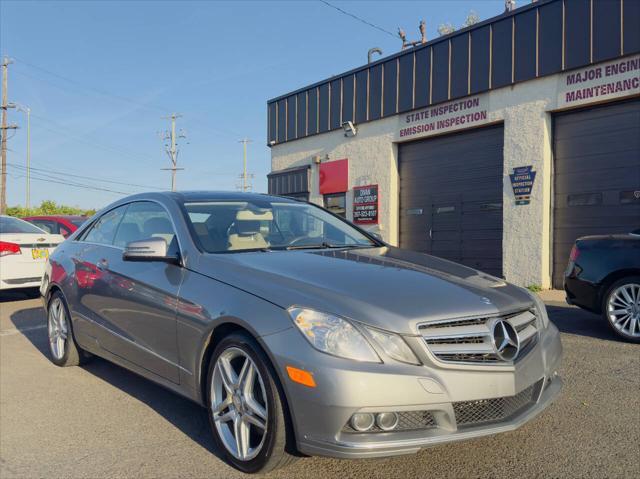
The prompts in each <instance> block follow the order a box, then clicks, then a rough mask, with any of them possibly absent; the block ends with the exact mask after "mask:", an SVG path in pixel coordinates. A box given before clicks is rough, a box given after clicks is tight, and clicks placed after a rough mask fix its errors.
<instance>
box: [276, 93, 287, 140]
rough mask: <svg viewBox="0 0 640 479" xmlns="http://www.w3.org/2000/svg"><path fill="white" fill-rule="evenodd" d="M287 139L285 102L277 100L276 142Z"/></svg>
mask: <svg viewBox="0 0 640 479" xmlns="http://www.w3.org/2000/svg"><path fill="white" fill-rule="evenodd" d="M283 141H287V102H286V100H280V101H278V143H282V142H283Z"/></svg>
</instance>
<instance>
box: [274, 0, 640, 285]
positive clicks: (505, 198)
mask: <svg viewBox="0 0 640 479" xmlns="http://www.w3.org/2000/svg"><path fill="white" fill-rule="evenodd" d="M639 24H640V2H639V1H636V0H548V1H539V2H536V3H532V4H530V5H527V6H524V7H521V8H519V9H516V10H515V11H512V12H509V13H505V14H503V15H500V16H498V17H495V18H491V19H489V20H487V21H485V22H482V23H479V24H477V25H474V26H472V27H469V28H466V29H464V30H460V31H458V32H455V33H453V34H451V35H448V36H444V37H440V38H438V39H436V40H433V41H431V42H428V43H426V44H424V45H420V46H418V47H415V48H411V49H407V50H404V51H402V52H400V53H398V54H396V55H392V56H390V57H387V58H383V59H381V60H380V61H377V62H375V63H371V64H369V65H366V66H363V67H360V68H356V69H354V70H352V71H349V72H346V73H344V74H342V75H338V76H335V77H332V78H329V79H326V80H323V81H320V82H318V83H316V84H313V85H310V86H308V87H304V88H302V89H300V90H297V91H295V92H292V93H288V94H286V95H283V96H280V97H278V98H275V99H273V100H270V101H269V102H268V143H269V146H271V162H272V172H271V173H270V174H269V181H268V183H269V192H270V193H274V194H282V195H289V196H295V197H298V198H306V199H309V200H310V201H313V202H316V203H318V204H324V205H325V206H327V207H329V208H331V209H332V210H333V211H335V212H336V213H339V214H344V216H346V218H348V219H350V220H353V221H354V222H356V223H359V224H361V225H363V227H364V228H366V229H369V230H371V231H374V232H377V233H379V234H380V235H381V236H382V237H383V238H384V239H385V240H386V241H388V242H389V243H391V244H394V245H399V246H401V247H403V248H408V249H413V250H417V251H423V252H426V253H430V254H434V255H436V256H441V257H444V258H447V259H451V260H453V261H457V262H461V263H463V264H466V265H469V266H472V267H474V268H478V269H480V270H484V271H486V272H489V273H491V274H494V275H497V276H501V277H505V278H506V279H507V280H509V281H513V282H515V283H517V284H520V285H522V286H529V285H539V286H541V287H543V288H548V287H552V286H553V287H561V286H562V274H563V270H564V268H565V266H566V263H567V258H568V255H569V250H570V248H571V245H572V243H573V241H574V240H575V238H577V237H578V236H583V235H587V234H600V233H616V232H628V231H630V230H632V229H635V228H638V227H640V28H639ZM349 122H350V123H349Z"/></svg>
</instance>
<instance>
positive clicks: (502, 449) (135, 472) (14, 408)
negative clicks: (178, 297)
mask: <svg viewBox="0 0 640 479" xmlns="http://www.w3.org/2000/svg"><path fill="white" fill-rule="evenodd" d="M547 298H548V299H549V301H548V306H549V312H550V316H551V319H552V321H554V322H555V324H556V325H558V327H559V328H560V330H561V331H562V332H563V335H562V339H563V344H564V350H565V356H564V362H563V366H562V370H561V374H562V376H563V377H564V381H565V389H564V391H563V393H562V395H561V397H560V399H559V400H558V401H557V402H556V403H555V404H554V405H552V406H551V407H550V408H549V410H547V411H546V413H544V414H542V415H541V416H539V417H538V418H537V419H535V420H534V421H533V422H531V423H529V424H527V425H525V426H523V427H522V428H521V429H519V430H517V431H514V432H510V433H506V434H502V435H499V436H495V437H489V438H484V439H480V440H475V441H469V442H463V443H458V444H451V445H447V446H440V447H435V448H431V449H426V450H423V451H421V452H420V453H419V454H417V455H411V456H401V457H395V458H388V459H376V460H360V461H355V460H349V461H346V460H333V459H325V458H306V459H303V460H300V461H298V462H297V463H295V464H294V465H293V466H290V467H289V468H287V469H284V470H280V471H278V472H276V473H273V474H272V475H273V476H274V477H313V478H317V477H343V478H347V477H348V478H372V477H402V478H411V477H430V478H436V477H504V476H507V475H508V476H510V477H609V478H611V477H639V476H640V374H638V371H639V370H640V347H639V346H637V345H632V344H626V343H622V342H620V341H618V340H617V339H615V337H614V336H613V335H612V334H611V333H609V331H608V329H607V326H606V325H605V324H604V323H603V322H602V321H601V320H600V318H599V317H597V316H595V315H592V314H589V313H586V312H583V311H581V310H578V309H576V308H573V307H569V306H567V305H566V304H564V302H563V301H562V297H561V295H560V294H553V295H548V296H547ZM0 310H1V312H0V368H1V369H0V476H1V477H2V478H3V479H6V478H10V477H240V476H241V474H240V473H238V472H236V471H235V470H233V469H231V468H230V467H229V466H227V465H225V464H224V463H223V462H222V461H221V460H220V459H218V457H217V454H218V452H217V451H216V450H215V447H214V445H213V441H212V439H211V436H210V431H209V425H208V422H207V419H206V413H205V412H204V410H203V409H201V408H200V407H198V406H197V405H195V404H193V403H191V402H189V401H187V400H185V399H182V398H181V397H179V396H176V395H174V394H172V393H170V392H168V391H166V390H164V389H162V388H160V387H158V386H156V385H154V384H152V383H150V382H148V381H146V380H144V379H141V378H139V377H138V376H136V375H134V374H132V373H129V372H127V371H125V370H124V369H121V368H120V367H118V366H114V365H112V364H110V363H108V362H106V361H104V360H100V359H96V360H94V361H93V362H91V363H89V364H88V365H86V366H84V367H82V368H65V369H62V368H57V367H55V366H54V365H53V364H51V363H50V362H49V359H48V354H49V353H48V349H47V348H48V345H47V337H46V329H45V326H44V325H45V319H44V314H43V310H42V308H41V303H40V300H39V299H33V298H31V299H29V298H25V297H23V296H21V295H18V294H17V295H12V296H9V297H5V298H3V299H0Z"/></svg>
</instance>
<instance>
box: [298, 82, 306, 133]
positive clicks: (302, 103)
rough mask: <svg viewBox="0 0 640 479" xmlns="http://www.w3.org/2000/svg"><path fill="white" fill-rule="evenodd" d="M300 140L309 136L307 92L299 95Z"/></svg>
mask: <svg viewBox="0 0 640 479" xmlns="http://www.w3.org/2000/svg"><path fill="white" fill-rule="evenodd" d="M297 96H298V99H297V105H298V120H297V121H298V130H297V131H298V138H302V137H304V136H307V92H306V91H303V92H302V93H298V95H297Z"/></svg>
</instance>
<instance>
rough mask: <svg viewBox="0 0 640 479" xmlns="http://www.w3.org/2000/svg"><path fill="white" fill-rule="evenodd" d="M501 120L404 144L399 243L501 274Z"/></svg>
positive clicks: (401, 148)
mask: <svg viewBox="0 0 640 479" xmlns="http://www.w3.org/2000/svg"><path fill="white" fill-rule="evenodd" d="M503 137H504V129H503V127H502V125H499V126H492V127H488V128H481V129H476V130H472V131H467V132H464V133H457V134H454V135H447V136H442V137H438V138H433V139H429V140H424V141H416V142H412V143H405V144H401V145H400V151H399V156H400V159H399V170H400V246H401V247H402V248H407V249H411V250H414V251H421V252H425V253H429V254H433V255H435V256H439V257H442V258H446V259H449V260H452V261H456V262H458V263H462V264H464V265H467V266H471V267H473V268H476V269H479V270H482V271H485V272H487V273H490V274H493V275H496V276H502V175H503V166H502V165H503V151H502V150H503Z"/></svg>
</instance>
